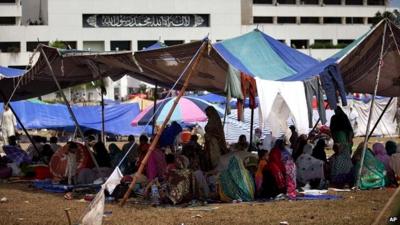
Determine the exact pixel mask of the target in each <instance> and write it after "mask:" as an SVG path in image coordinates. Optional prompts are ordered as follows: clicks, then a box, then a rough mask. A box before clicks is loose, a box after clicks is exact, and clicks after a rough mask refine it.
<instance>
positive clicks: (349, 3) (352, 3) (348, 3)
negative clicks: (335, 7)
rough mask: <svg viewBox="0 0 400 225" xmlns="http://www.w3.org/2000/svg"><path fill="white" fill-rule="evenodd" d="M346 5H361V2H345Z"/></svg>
mask: <svg viewBox="0 0 400 225" xmlns="http://www.w3.org/2000/svg"><path fill="white" fill-rule="evenodd" d="M345 4H346V5H363V0H346V1H345Z"/></svg>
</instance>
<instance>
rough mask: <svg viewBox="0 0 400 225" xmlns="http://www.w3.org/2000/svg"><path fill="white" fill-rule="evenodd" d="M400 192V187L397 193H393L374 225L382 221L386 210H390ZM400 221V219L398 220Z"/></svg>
mask: <svg viewBox="0 0 400 225" xmlns="http://www.w3.org/2000/svg"><path fill="white" fill-rule="evenodd" d="M399 192H400V187H397V189H396V191H395V192H394V193H393V195H392V196H390V198H389V200H388V201H387V202H386V205H385V206H384V207H383V209H382V211H381V212H380V213H379V215H378V217H376V219H375V221H374V223H373V224H372V225H378V224H379V221H380V220H381V218H382V216H383V214H384V213H385V212H386V210H387V209H388V208H389V206H390V205H391V204H392V203H393V201H394V199H395V198H396V196H397V195H398V194H399ZM398 219H400V218H398Z"/></svg>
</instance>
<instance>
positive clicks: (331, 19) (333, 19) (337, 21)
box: [324, 17, 342, 24]
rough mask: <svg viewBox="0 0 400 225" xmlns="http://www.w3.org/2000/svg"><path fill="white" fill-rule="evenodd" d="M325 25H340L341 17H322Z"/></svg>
mask: <svg viewBox="0 0 400 225" xmlns="http://www.w3.org/2000/svg"><path fill="white" fill-rule="evenodd" d="M324 23H325V24H341V23H342V18H341V17H324Z"/></svg>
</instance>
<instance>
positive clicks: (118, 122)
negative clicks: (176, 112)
mask: <svg viewBox="0 0 400 225" xmlns="http://www.w3.org/2000/svg"><path fill="white" fill-rule="evenodd" d="M11 105H12V107H13V108H14V110H15V112H16V113H17V115H18V116H19V117H20V119H21V122H22V123H23V124H24V126H25V127H26V128H27V129H69V130H71V129H73V128H74V126H75V125H74V123H73V121H72V119H71V117H70V115H69V113H68V110H67V107H66V106H65V105H62V104H39V103H32V102H30V101H18V102H12V103H11ZM1 106H2V104H1ZM2 109H3V107H1V109H0V112H1V111H2ZM72 110H73V111H74V113H75V115H76V117H77V119H78V122H79V124H80V126H81V127H82V128H83V129H85V130H87V129H94V130H98V131H101V106H73V107H72ZM139 112H140V109H139V105H138V104H137V103H133V104H119V105H107V106H105V131H106V133H111V134H117V135H130V134H132V135H140V134H142V133H151V127H148V128H146V130H144V127H143V126H140V127H132V126H131V125H130V122H131V120H132V118H135V117H136V115H138V114H139Z"/></svg>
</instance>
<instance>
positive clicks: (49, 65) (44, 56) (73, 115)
mask: <svg viewBox="0 0 400 225" xmlns="http://www.w3.org/2000/svg"><path fill="white" fill-rule="evenodd" d="M40 51H41V53H42V54H43V58H44V59H45V60H46V64H47V66H48V67H49V70H50V73H51V76H52V77H53V80H54V83H55V84H56V85H57V88H58V92H59V93H60V95H61V96H62V98H63V100H64V102H65V105H66V106H67V109H68V112H69V114H70V116H71V118H72V120H73V121H74V123H75V126H76V128H77V129H78V131H79V134H80V135H81V137H82V140H83V141H84V143H85V146H86V147H87V148H88V150H89V151H88V152H89V153H90V157H91V158H92V160H93V162H94V165H95V166H96V169H97V172H99V174H101V173H100V167H99V164H98V163H97V160H96V158H95V157H94V155H93V152H92V151H91V150H90V147H89V146H88V144H87V142H86V141H85V140H84V139H85V136H84V135H83V131H82V129H81V127H80V126H79V123H78V120H77V119H76V117H75V114H74V112H73V111H72V109H71V106H70V104H69V102H68V100H67V97H65V94H64V92H63V91H62V89H61V86H60V83H58V80H57V78H56V75H55V74H54V71H53V67H52V66H51V64H50V61H49V59H48V58H47V55H46V53H45V52H44V51H43V48H41V49H40ZM61 71H63V70H61Z"/></svg>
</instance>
